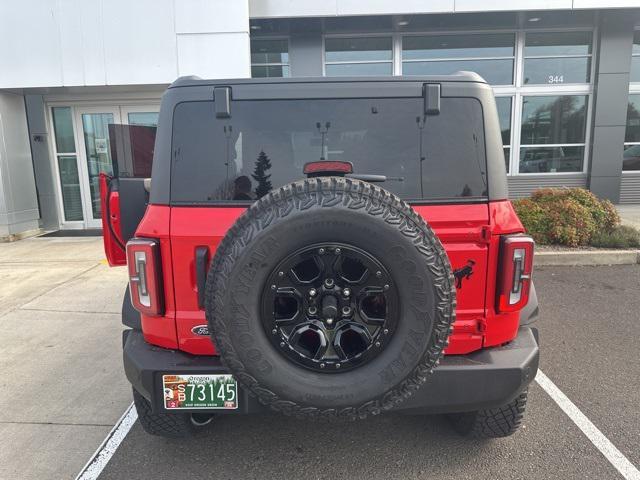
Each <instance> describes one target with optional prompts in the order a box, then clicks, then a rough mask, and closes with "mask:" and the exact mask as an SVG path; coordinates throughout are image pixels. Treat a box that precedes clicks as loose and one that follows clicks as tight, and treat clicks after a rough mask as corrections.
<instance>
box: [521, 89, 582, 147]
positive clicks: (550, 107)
mask: <svg viewBox="0 0 640 480" xmlns="http://www.w3.org/2000/svg"><path fill="white" fill-rule="evenodd" d="M586 109H587V96H586V95H545V96H539V97H524V98H523V101H522V128H521V137H520V143H521V144H522V145H537V144H556V145H557V144H567V143H584V134H585V120H586Z"/></svg>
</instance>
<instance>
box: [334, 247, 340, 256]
mask: <svg viewBox="0 0 640 480" xmlns="http://www.w3.org/2000/svg"><path fill="white" fill-rule="evenodd" d="M333 252H334V253H335V254H336V255H340V253H342V250H340V249H339V248H336V249H335V250H334V251H333Z"/></svg>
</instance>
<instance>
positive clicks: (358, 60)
mask: <svg viewBox="0 0 640 480" xmlns="http://www.w3.org/2000/svg"><path fill="white" fill-rule="evenodd" d="M391 44H392V41H391V37H348V38H345V37H340V38H325V43H324V49H325V58H324V60H325V73H326V75H327V76H347V75H392V74H393V52H392V48H391Z"/></svg>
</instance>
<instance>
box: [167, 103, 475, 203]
mask: <svg viewBox="0 0 640 480" xmlns="http://www.w3.org/2000/svg"><path fill="white" fill-rule="evenodd" d="M422 112H423V99H422V98H374V99H313V100H235V101H233V102H232V104H231V117H230V118H216V117H215V108H214V102H213V101H206V102H184V103H180V104H178V105H177V106H176V108H175V110H174V117H173V145H172V148H173V160H172V180H171V201H172V203H225V202H231V203H233V202H250V201H253V200H256V199H257V198H259V197H261V196H262V195H264V194H265V193H266V192H268V191H269V190H270V189H273V188H278V187H281V186H283V185H285V184H287V183H289V182H292V181H294V180H299V179H301V178H304V175H303V173H302V169H303V166H304V164H305V163H307V162H312V161H318V160H343V161H349V162H352V163H353V170H354V173H356V174H378V175H386V176H387V177H388V180H387V181H386V182H385V183H384V184H383V186H384V188H386V189H388V190H390V191H392V192H394V193H395V194H397V195H399V196H400V197H401V198H403V199H405V200H409V201H420V200H433V199H446V198H455V197H484V196H486V195H487V179H486V156H485V145H484V129H483V120H482V107H481V105H480V102H479V101H478V100H476V99H473V98H442V101H441V113H440V114H439V115H435V116H428V117H425V116H424V115H423V113H422Z"/></svg>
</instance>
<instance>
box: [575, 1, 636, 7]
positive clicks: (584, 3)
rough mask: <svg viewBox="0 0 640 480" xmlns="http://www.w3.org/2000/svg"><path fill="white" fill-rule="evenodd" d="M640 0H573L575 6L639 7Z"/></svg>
mask: <svg viewBox="0 0 640 480" xmlns="http://www.w3.org/2000/svg"><path fill="white" fill-rule="evenodd" d="M638 7H640V0H611V1H610V2H606V3H605V2H603V1H602V0H573V8H575V9H579V8H638Z"/></svg>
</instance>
